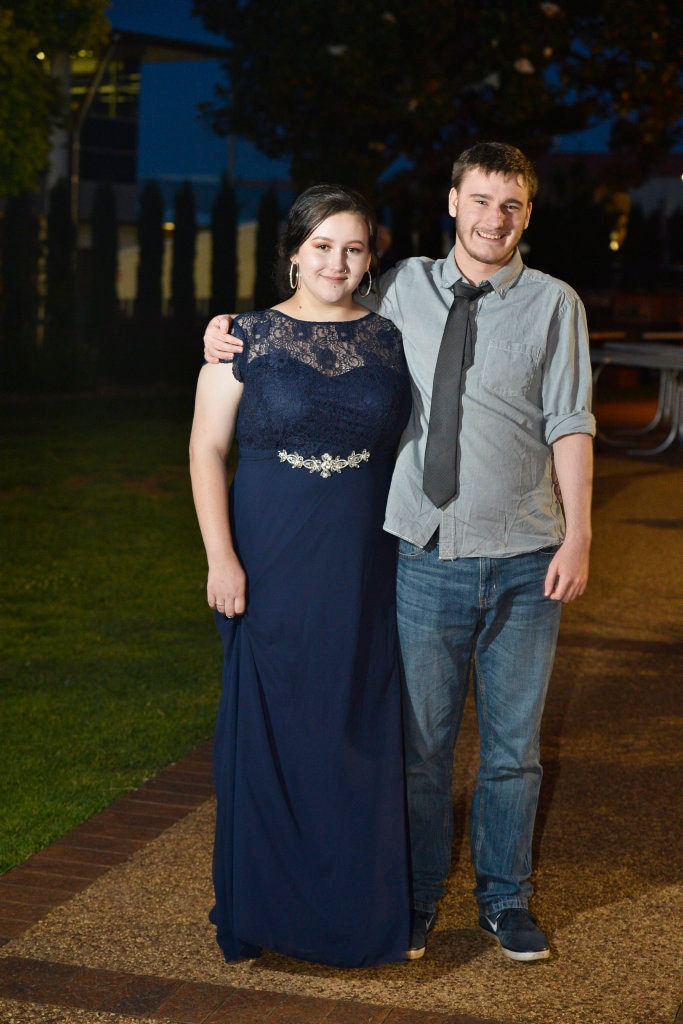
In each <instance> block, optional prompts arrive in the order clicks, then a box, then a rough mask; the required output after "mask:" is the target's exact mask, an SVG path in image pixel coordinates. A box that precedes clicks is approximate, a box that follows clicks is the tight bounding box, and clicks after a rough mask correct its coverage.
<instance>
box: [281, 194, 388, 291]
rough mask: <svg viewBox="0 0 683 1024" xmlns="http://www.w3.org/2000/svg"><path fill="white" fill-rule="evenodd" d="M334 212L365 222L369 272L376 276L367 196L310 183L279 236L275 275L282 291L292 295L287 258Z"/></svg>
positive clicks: (374, 228)
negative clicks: (360, 218) (357, 217)
mask: <svg viewBox="0 0 683 1024" xmlns="http://www.w3.org/2000/svg"><path fill="white" fill-rule="evenodd" d="M335 213H355V214H357V215H358V216H359V217H362V218H363V220H364V221H365V223H366V224H367V227H368V247H369V250H370V271H371V273H372V275H373V277H376V270H377V265H378V257H377V217H376V215H375V211H374V210H373V208H372V207H371V206H370V204H369V203H368V201H367V199H365V198H364V197H363V196H362V195H361V194H360V193H359V192H356V191H354V189H352V188H347V187H346V186H345V185H328V184H320V185H311V187H310V188H307V189H306V190H305V191H304V192H302V193H301V195H299V196H297V198H296V199H295V200H294V203H293V205H292V207H291V209H290V211H289V215H288V217H287V226H286V227H285V230H284V233H283V235H282V238H281V239H280V245H279V256H280V259H279V261H278V274H277V278H278V283H279V284H280V286H281V288H282V291H283V294H288V295H291V288H289V287H288V277H289V264H290V257H292V256H293V255H294V253H295V252H298V250H299V249H300V247H301V245H302V244H303V243H304V242H305V241H306V239H307V238H308V237H309V236H310V235H312V234H313V232H314V231H315V229H316V228H317V226H318V225H319V224H322V222H323V221H324V220H327V218H328V217H333V216H334V214H335Z"/></svg>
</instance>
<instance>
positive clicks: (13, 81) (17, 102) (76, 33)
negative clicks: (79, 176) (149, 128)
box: [0, 0, 109, 195]
mask: <svg viewBox="0 0 683 1024" xmlns="http://www.w3.org/2000/svg"><path fill="white" fill-rule="evenodd" d="M107 6H108V2H107V0H2V5H1V6H0V194H2V195H17V194H19V193H20V192H22V191H23V190H24V189H35V188H37V186H38V182H39V177H40V175H41V173H42V172H43V171H44V170H45V167H46V165H47V161H48V157H49V153H50V131H51V129H52V128H53V127H54V126H56V125H57V124H58V123H59V122H60V120H61V119H62V118H63V116H64V108H65V102H66V97H65V96H64V94H63V91H62V88H61V86H60V84H59V82H58V81H57V79H56V78H55V77H53V76H52V75H51V73H50V72H51V61H50V59H51V58H53V57H54V56H56V55H57V54H58V53H61V52H64V51H66V52H68V53H74V52H76V51H77V50H80V49H84V48H85V49H88V48H96V47H97V46H99V45H100V44H101V43H102V42H103V41H104V39H105V38H106V36H107V33H108V30H109V26H108V22H107V20H106V17H105V10H106V8H107ZM39 53H41V54H42V55H43V57H44V59H38V56H37V55H38V54H39Z"/></svg>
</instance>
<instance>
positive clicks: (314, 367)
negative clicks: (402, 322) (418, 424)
mask: <svg viewBox="0 0 683 1024" xmlns="http://www.w3.org/2000/svg"><path fill="white" fill-rule="evenodd" d="M232 330H233V333H234V334H235V335H236V336H237V337H239V338H241V339H242V340H243V341H244V351H243V352H242V353H240V354H239V355H237V356H235V359H234V362H233V373H234V374H235V377H236V378H237V380H239V381H242V382H243V383H244V392H243V395H242V401H241V403H240V409H239V415H238V419H237V440H238V443H239V445H240V447H241V448H252V449H260V450H264V449H268V450H277V449H281V448H284V449H287V450H288V451H298V452H299V453H300V454H302V455H306V456H308V455H320V454H323V453H324V452H329V453H330V454H332V455H341V456H345V455H348V454H349V453H350V452H352V451H354V450H359V446H360V448H367V449H369V450H370V451H371V452H377V451H380V450H384V451H387V450H391V451H393V449H394V448H395V446H396V444H397V442H398V439H399V437H400V434H401V431H402V429H403V427H404V426H405V424H406V422H407V420H408V416H409V413H410V401H411V399H410V385H409V381H408V371H407V368H406V364H405V360H404V357H403V348H402V344H401V335H400V333H399V331H398V330H397V329H396V328H395V327H394V325H393V324H392V323H391V322H390V321H388V320H386V319H384V318H383V317H380V316H378V315H377V314H376V313H369V314H368V315H367V316H364V317H363V318H362V319H360V320H353V321H342V322H325V323H318V322H309V321H305V320H295V319H293V318H292V317H289V316H287V315H286V314H284V313H281V312H279V311H278V310H272V309H271V310H264V311H263V312H258V313H244V314H242V315H241V316H239V317H238V318H237V319H236V320H235V322H234V324H233V328H232Z"/></svg>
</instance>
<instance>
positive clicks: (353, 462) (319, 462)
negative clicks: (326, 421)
mask: <svg viewBox="0 0 683 1024" xmlns="http://www.w3.org/2000/svg"><path fill="white" fill-rule="evenodd" d="M278 455H279V456H280V462H289V464H290V466H291V467H292V469H307V470H308V472H309V473H320V475H321V476H322V477H328V476H332V474H333V473H341V471H342V469H346V468H347V467H348V468H350V469H358V467H359V466H360V464H361V462H367V461H368V459H369V458H370V452H369V451H368V450H367V448H364V449H363V451H362V452H351V454H350V455H349V456H348V458H346V459H340V458H339V457H338V456H336V455H335V457H334V458H332V456H331V455H330V454H329V453H328V452H325V454H324V455H323V456H322V458H320V459H316V458H312V459H305V458H304V457H303V455H299V453H298V452H292V453H291V455H290V453H289V452H286V451H284V449H283V450H282V451H281V452H278Z"/></svg>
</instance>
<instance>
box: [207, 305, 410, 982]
mask: <svg viewBox="0 0 683 1024" xmlns="http://www.w3.org/2000/svg"><path fill="white" fill-rule="evenodd" d="M234 333H235V334H237V335H238V336H240V337H241V338H242V339H243V340H244V343H245V348H244V352H243V353H241V354H240V355H239V356H238V357H236V358H235V361H234V369H233V372H234V373H235V376H236V377H237V379H238V380H241V381H243V383H244V391H243V396H242V401H241V404H240V409H239V415H238V420H237V440H238V443H239V463H238V468H237V471H236V474H235V479H234V482H233V485H232V488H231V496H230V502H231V509H230V514H231V525H232V530H233V535H234V539H235V546H236V549H237V552H238V554H239V557H240V560H241V562H242V564H243V566H244V569H245V572H246V575H247V587H248V592H247V610H246V613H245V615H244V616H242V617H238V618H235V619H228V618H226V617H225V616H223V615H219V614H218V613H216V623H217V626H218V629H219V631H220V633H221V636H222V640H223V645H224V668H223V690H222V696H221V702H220V708H219V713H218V721H217V725H216V734H215V743H214V775H215V786H216V794H217V801H218V810H217V822H216V838H215V848H214V864H213V875H214V888H215V898H216V901H215V906H214V908H213V910H212V911H211V920H212V921H213V922H214V924H215V925H216V927H217V939H218V942H219V944H220V946H221V949H222V951H223V954H224V956H225V958H226V960H235V959H237V958H239V957H242V956H253V955H256V954H257V953H258V952H259V950H260V949H261V948H265V949H269V950H274V951H277V952H280V953H284V954H287V955H290V956H294V957H298V958H301V959H304V960H311V961H315V962H318V963H326V964H333V965H337V966H342V967H356V966H364V965H368V964H379V963H384V962H387V961H394V960H402V959H404V958H405V951H406V950H407V948H408V931H409V917H410V903H409V892H408V889H409V872H408V862H407V858H408V852H407V851H408V841H407V825H406V817H405V807H404V779H403V756H402V739H401V709H400V683H399V665H398V643H397V637H396V623H395V599H394V591H395V563H396V547H395V540H394V538H392V537H390V536H389V535H388V534H386V533H384V531H383V530H382V523H383V519H384V509H385V504H386V498H387V492H388V488H389V481H390V477H391V473H392V468H393V453H394V450H395V447H396V444H397V442H398V439H399V437H400V434H401V431H402V429H403V427H404V425H405V423H406V421H407V419H408V415H409V411H410V388H409V383H408V376H407V370H406V367H405V363H404V359H403V352H402V347H401V339H400V335H399V333H398V331H397V330H396V328H395V327H394V326H393V325H392V324H391V323H390V322H389V321H387V320H385V319H383V318H382V317H379V316H378V315H377V314H375V313H369V314H368V315H367V316H365V317H363V318H362V319H360V320H356V321H352V322H342V323H327V322H326V323H311V322H306V321H300V320H295V319H292V318H291V317H288V316H287V315H285V314H284V313H281V312H279V311H276V310H267V311H265V312H261V313H248V314H244V315H242V316H240V317H238V319H237V320H236V322H235V325H234ZM226 372H229V369H228V368H227V367H226ZM366 455H367V458H366ZM323 456H329V457H330V459H328V460H324V459H323ZM349 456H351V462H352V465H347V466H343V467H342V466H341V465H340V462H341V461H348V460H349ZM304 460H306V463H307V464H304V465H302V464H301V463H302V462H303V461H304ZM334 460H337V461H336V462H335V461H334ZM329 461H332V465H326V462H329ZM355 463H357V464H355Z"/></svg>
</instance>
